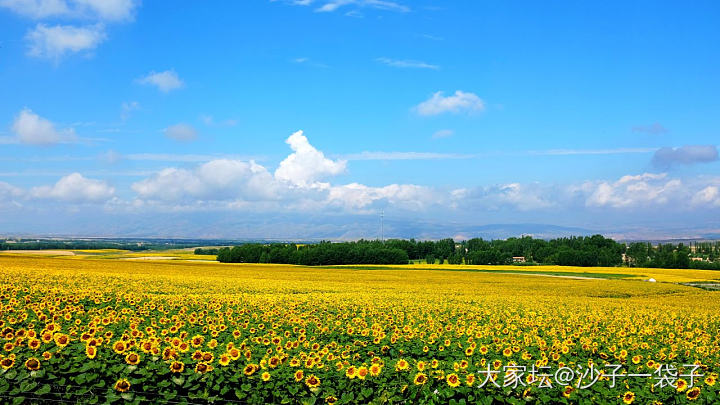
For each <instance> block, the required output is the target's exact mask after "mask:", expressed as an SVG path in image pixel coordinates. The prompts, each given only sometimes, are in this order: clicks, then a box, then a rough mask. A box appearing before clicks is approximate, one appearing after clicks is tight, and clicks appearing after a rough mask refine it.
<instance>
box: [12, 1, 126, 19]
mask: <svg viewBox="0 0 720 405" xmlns="http://www.w3.org/2000/svg"><path fill="white" fill-rule="evenodd" d="M138 4H139V1H137V0H0V7H4V8H7V9H9V10H11V11H13V12H15V13H17V14H20V15H22V16H24V17H28V18H33V19H44V18H51V17H64V18H94V19H99V20H107V21H122V20H128V19H131V18H132V16H133V13H134V11H135V8H136V7H137V5H138Z"/></svg>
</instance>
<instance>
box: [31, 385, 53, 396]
mask: <svg viewBox="0 0 720 405" xmlns="http://www.w3.org/2000/svg"><path fill="white" fill-rule="evenodd" d="M50 391H52V388H50V384H44V385H43V386H42V387H40V388H38V389H37V390H35V395H40V396H42V395H45V394H49V393H50Z"/></svg>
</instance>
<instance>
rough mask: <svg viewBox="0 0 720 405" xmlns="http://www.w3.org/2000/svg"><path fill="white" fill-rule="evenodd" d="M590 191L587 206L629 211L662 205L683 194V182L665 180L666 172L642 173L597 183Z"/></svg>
mask: <svg viewBox="0 0 720 405" xmlns="http://www.w3.org/2000/svg"><path fill="white" fill-rule="evenodd" d="M590 190H591V193H590V195H589V196H588V198H587V201H586V205H587V206H590V207H612V208H632V207H638V206H657V205H665V204H667V203H668V202H669V201H670V200H671V199H673V198H675V197H677V195H678V193H679V192H682V191H683V183H682V181H681V180H679V179H668V178H667V174H665V173H660V174H654V173H644V174H641V175H635V176H630V175H628V176H623V177H621V178H620V179H619V180H618V181H615V182H607V181H603V182H599V183H598V184H596V185H593V186H591V187H590Z"/></svg>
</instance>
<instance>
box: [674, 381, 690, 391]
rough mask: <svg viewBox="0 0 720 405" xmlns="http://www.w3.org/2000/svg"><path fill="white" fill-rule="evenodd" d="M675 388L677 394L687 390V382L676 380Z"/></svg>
mask: <svg viewBox="0 0 720 405" xmlns="http://www.w3.org/2000/svg"><path fill="white" fill-rule="evenodd" d="M675 387H676V388H677V392H683V391H685V390H686V389H687V381H685V380H683V379H682V378H681V379H679V380H677V383H676V385H675Z"/></svg>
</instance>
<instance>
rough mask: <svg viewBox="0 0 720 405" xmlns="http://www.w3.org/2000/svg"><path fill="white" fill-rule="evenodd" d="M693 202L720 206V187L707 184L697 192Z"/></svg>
mask: <svg viewBox="0 0 720 405" xmlns="http://www.w3.org/2000/svg"><path fill="white" fill-rule="evenodd" d="M691 202H692V204H693V205H700V206H710V207H720V188H719V187H718V186H707V187H705V188H704V189H702V190H700V191H698V192H697V193H695V195H694V196H693V197H692V200H691Z"/></svg>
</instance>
